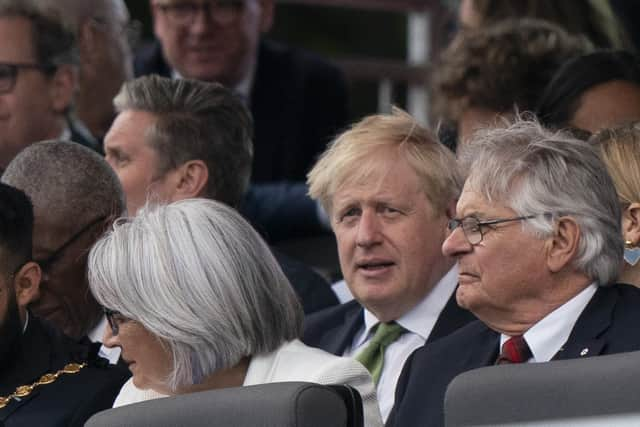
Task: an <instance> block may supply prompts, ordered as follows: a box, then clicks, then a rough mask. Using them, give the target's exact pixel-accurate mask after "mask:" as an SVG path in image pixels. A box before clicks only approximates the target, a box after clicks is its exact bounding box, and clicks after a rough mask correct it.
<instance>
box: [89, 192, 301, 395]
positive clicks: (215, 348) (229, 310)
mask: <svg viewBox="0 0 640 427" xmlns="http://www.w3.org/2000/svg"><path fill="white" fill-rule="evenodd" d="M88 276H89V284H90V287H91V291H92V292H93V294H94V296H95V298H96V300H97V301H98V302H99V303H100V304H102V305H103V306H105V307H109V308H111V309H113V310H117V311H119V312H121V313H122V314H123V315H124V316H126V317H128V318H131V319H133V320H135V321H137V322H139V323H140V324H141V325H142V326H144V327H145V328H146V329H147V330H148V331H150V332H151V333H152V334H154V335H155V336H156V337H158V338H159V339H160V342H162V343H163V344H164V345H166V346H167V347H168V349H169V350H170V353H171V354H172V356H173V369H172V372H171V373H170V375H169V377H168V378H167V386H168V387H170V389H172V390H176V389H178V388H180V387H184V386H188V385H191V384H196V383H198V382H200V381H202V380H203V379H204V378H205V377H207V376H209V375H211V374H213V373H214V372H216V371H218V370H223V369H227V368H230V367H233V366H234V365H236V364H237V363H238V362H239V361H240V360H241V359H242V358H243V357H245V356H251V355H257V354H262V353H267V352H271V351H274V350H275V349H277V348H278V347H279V346H280V345H281V344H282V343H283V342H285V341H289V340H292V339H294V338H297V337H298V336H299V335H300V333H301V330H302V319H303V314H302V309H301V306H300V303H299V302H298V298H297V296H296V294H295V292H294V291H293V289H292V287H291V285H290V284H289V281H288V280H287V278H286V277H285V276H284V273H283V272H282V270H281V269H280V267H279V265H278V263H277V262H276V260H275V258H274V257H273V255H272V254H271V251H270V250H269V248H268V246H267V245H266V244H265V243H264V241H263V240H262V239H261V238H260V236H259V235H258V234H257V232H256V231H255V230H253V228H251V226H250V225H249V224H248V223H247V222H246V221H245V220H244V219H243V218H242V217H241V216H240V215H239V214H238V213H237V212H235V211H234V210H233V209H231V208H229V207H227V206H225V205H223V204H222V203H218V202H215V201H213V200H208V199H187V200H182V201H179V202H175V203H172V204H169V205H160V206H150V205H147V206H145V207H144V208H143V209H142V210H141V211H140V212H139V213H138V215H137V216H136V217H134V218H130V219H126V220H122V221H120V220H119V221H116V222H115V223H114V227H113V230H112V231H110V232H108V233H106V234H105V236H104V237H103V238H102V239H101V240H99V241H98V243H96V245H95V246H94V247H93V249H92V250H91V253H90V254H89V261H88Z"/></svg>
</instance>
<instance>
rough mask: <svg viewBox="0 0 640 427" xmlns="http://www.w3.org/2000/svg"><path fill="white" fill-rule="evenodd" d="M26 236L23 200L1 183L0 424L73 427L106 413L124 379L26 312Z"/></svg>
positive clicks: (30, 273)
mask: <svg viewBox="0 0 640 427" xmlns="http://www.w3.org/2000/svg"><path fill="white" fill-rule="evenodd" d="M32 231H33V208H32V205H31V203H30V202H29V199H28V198H27V196H26V195H25V194H24V193H23V192H22V191H20V190H18V189H15V188H13V187H10V186H8V185H5V184H0V425H2V426H6V427H18V426H80V425H83V423H84V421H85V420H86V419H87V418H88V417H89V416H90V415H91V414H93V413H95V412H97V411H100V410H102V409H106V408H109V407H111V405H112V404H113V400H114V399H115V396H116V394H117V393H118V391H119V389H120V387H121V386H122V384H123V383H124V381H125V380H126V379H127V377H128V373H127V370H126V369H124V368H123V367H118V366H113V365H109V364H108V363H106V361H105V360H104V359H102V358H99V357H96V354H95V351H93V350H92V349H93V348H94V346H92V345H89V343H78V342H76V341H75V340H72V339H71V338H69V337H67V336H65V335H64V334H62V333H61V332H60V331H59V330H57V329H56V328H55V327H53V326H52V325H51V324H49V323H48V322H46V321H45V320H43V319H40V318H38V317H37V316H35V315H34V314H33V313H31V312H30V311H29V309H28V306H29V304H31V303H32V302H33V301H34V300H36V299H37V298H38V295H39V292H40V279H41V276H42V271H41V269H40V267H39V266H38V264H37V263H35V262H34V261H33V260H32V256H31V242H32V236H31V234H32Z"/></svg>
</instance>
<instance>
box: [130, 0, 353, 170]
mask: <svg viewBox="0 0 640 427" xmlns="http://www.w3.org/2000/svg"><path fill="white" fill-rule="evenodd" d="M150 5H151V12H152V16H153V28H154V32H155V35H156V37H157V38H158V41H157V42H155V43H154V44H153V45H152V46H150V48H149V49H147V50H143V51H141V52H140V54H139V55H138V57H137V58H136V61H135V73H136V76H140V75H145V74H152V73H155V74H160V75H162V76H164V77H173V78H180V77H183V78H190V79H196V80H204V81H208V82H218V83H222V84H223V85H225V86H226V87H228V88H229V89H231V90H233V91H234V92H236V93H237V94H240V95H241V96H242V97H243V98H244V99H245V101H246V103H247V106H248V107H249V109H250V110H251V114H252V116H253V119H254V136H255V137H254V162H253V170H252V173H251V179H252V182H268V181H280V180H296V181H304V179H305V174H306V173H307V170H308V169H309V168H310V166H311V165H312V164H313V162H314V160H315V157H316V155H317V154H319V153H321V152H322V151H323V150H324V148H325V146H326V144H327V142H328V141H329V139H330V138H331V137H332V136H333V135H334V134H335V133H336V132H337V131H339V130H340V128H342V127H343V126H344V125H346V123H347V120H348V117H347V92H346V84H345V80H344V77H343V75H342V74H341V73H340V72H339V71H338V69H337V68H335V67H334V66H332V65H330V64H328V63H327V62H325V61H323V60H322V59H320V58H318V57H316V56H314V55H311V54H309V53H307V52H302V51H300V50H296V49H293V48H290V47H288V46H283V45H281V44H277V43H274V42H272V41H267V40H262V39H261V36H262V34H264V33H266V32H267V31H268V30H269V29H270V28H271V25H272V22H273V18H274V8H275V1H274V0H150Z"/></svg>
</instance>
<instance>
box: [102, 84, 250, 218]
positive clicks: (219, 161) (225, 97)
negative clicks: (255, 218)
mask: <svg viewBox="0 0 640 427" xmlns="http://www.w3.org/2000/svg"><path fill="white" fill-rule="evenodd" d="M114 104H115V107H116V110H117V112H119V113H120V112H122V111H124V110H138V111H146V112H149V113H152V114H154V115H155V116H156V118H157V120H156V121H155V123H154V124H152V125H151V127H150V128H149V129H148V130H147V132H146V143H147V144H148V145H149V146H150V147H152V148H153V149H155V150H156V152H157V153H158V157H159V158H160V163H161V164H160V166H159V169H160V170H159V171H158V172H161V173H162V172H166V171H169V170H171V169H174V168H176V167H178V166H180V165H181V164H183V163H185V162H187V161H189V160H195V159H199V160H202V161H204V162H205V163H206V165H207V168H208V170H209V174H210V176H209V180H208V182H207V186H206V188H205V194H204V195H203V196H205V197H208V198H211V199H215V200H219V201H221V202H224V203H226V204H228V205H229V206H233V207H238V206H239V205H240V202H241V201H242V198H243V196H244V193H245V192H246V190H247V187H248V185H249V178H250V177H251V164H252V161H253V143H252V137H253V123H252V120H251V115H250V113H249V111H248V110H247V108H246V107H245V106H244V105H243V103H242V101H241V100H240V98H238V97H237V96H235V95H234V94H233V93H232V92H231V91H230V90H228V89H227V88H225V87H224V86H222V85H221V84H218V83H207V82H202V81H196V80H188V79H177V80H172V79H168V78H165V77H160V76H155V75H154V76H144V77H139V78H137V79H134V80H132V81H129V82H126V83H125V84H124V85H123V86H122V89H121V90H120V93H119V94H118V95H117V96H116V98H115V100H114Z"/></svg>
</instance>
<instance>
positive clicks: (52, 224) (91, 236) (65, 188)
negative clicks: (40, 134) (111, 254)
mask: <svg viewBox="0 0 640 427" xmlns="http://www.w3.org/2000/svg"><path fill="white" fill-rule="evenodd" d="M2 182H3V183H5V184H9V185H11V186H13V187H16V188H18V189H20V190H22V191H24V192H25V193H26V194H27V195H28V196H29V198H30V199H31V202H32V203H33V207H34V216H35V225H34V232H33V255H34V260H35V261H36V262H37V263H38V264H39V265H40V267H41V269H42V283H41V284H40V291H39V295H38V297H37V298H35V299H34V301H33V302H31V304H30V309H31V310H32V311H33V312H34V313H35V314H36V315H38V316H40V317H42V318H44V319H47V320H48V321H50V322H51V323H53V324H54V325H55V326H56V327H57V328H58V329H60V330H62V331H63V332H64V333H65V334H66V335H69V336H70V337H72V338H76V339H77V338H81V337H84V336H88V337H89V338H90V340H91V341H93V342H100V341H102V336H103V335H104V330H105V328H106V327H107V321H106V319H105V318H104V316H103V313H102V309H101V307H100V306H99V305H98V303H97V302H96V301H95V299H94V298H93V296H92V295H91V293H90V292H89V288H88V283H87V277H86V264H87V255H88V253H89V249H90V248H91V246H93V244H94V243H95V242H96V241H97V240H98V238H99V237H100V236H101V235H102V233H103V232H104V231H105V230H106V229H107V228H108V227H109V226H110V225H111V223H112V221H113V220H114V219H115V218H117V217H119V216H121V215H123V214H124V213H125V199H124V193H123V191H122V187H121V186H120V182H119V181H118V177H117V176H116V175H115V173H113V171H112V170H111V168H110V167H109V164H108V163H107V162H106V160H104V158H102V157H101V156H100V155H98V154H97V153H95V152H93V151H92V150H90V149H88V148H86V147H83V146H81V145H79V144H76V143H73V142H65V141H47V142H40V143H36V144H32V145H31V146H29V147H27V148H25V149H24V150H23V151H22V152H20V154H18V156H16V157H15V158H14V159H13V161H12V162H11V163H10V164H9V166H8V167H7V169H6V170H5V172H4V174H3V175H2ZM108 350H110V349H103V351H104V352H103V356H104V357H105V358H108V359H109V360H110V361H111V362H115V361H116V360H117V359H118V356H119V351H115V352H114V351H108Z"/></svg>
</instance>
